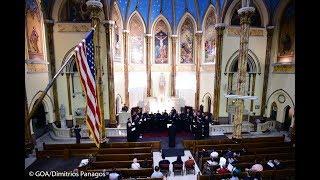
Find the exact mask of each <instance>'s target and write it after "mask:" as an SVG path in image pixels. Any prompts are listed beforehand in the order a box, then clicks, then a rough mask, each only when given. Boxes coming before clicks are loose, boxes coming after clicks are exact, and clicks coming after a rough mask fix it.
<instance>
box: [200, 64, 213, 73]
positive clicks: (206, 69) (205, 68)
mask: <svg viewBox="0 0 320 180" xmlns="http://www.w3.org/2000/svg"><path fill="white" fill-rule="evenodd" d="M200 72H212V73H214V72H215V65H214V64H212V65H202V66H201V67H200Z"/></svg>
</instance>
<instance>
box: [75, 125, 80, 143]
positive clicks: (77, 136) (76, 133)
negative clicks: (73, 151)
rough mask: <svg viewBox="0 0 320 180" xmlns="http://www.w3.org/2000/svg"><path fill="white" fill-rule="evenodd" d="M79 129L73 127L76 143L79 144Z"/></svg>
mask: <svg viewBox="0 0 320 180" xmlns="http://www.w3.org/2000/svg"><path fill="white" fill-rule="evenodd" d="M80 131H81V129H80V128H74V133H75V135H76V140H77V144H80V139H81V135H80Z"/></svg>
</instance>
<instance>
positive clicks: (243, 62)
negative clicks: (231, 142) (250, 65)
mask: <svg viewBox="0 0 320 180" xmlns="http://www.w3.org/2000/svg"><path fill="white" fill-rule="evenodd" d="M254 11H255V9H254V7H244V6H243V7H242V8H240V9H239V10H238V14H239V16H240V26H241V31H240V52H239V62H238V77H237V93H236V94H237V95H240V96H244V95H245V89H246V88H245V83H246V73H247V57H248V43H249V30H250V17H251V16H252V14H253V13H254ZM243 108H244V100H243V99H237V100H236V112H235V117H234V121H233V122H234V128H233V135H232V136H233V138H235V139H241V138H242V134H241V132H242V120H243Z"/></svg>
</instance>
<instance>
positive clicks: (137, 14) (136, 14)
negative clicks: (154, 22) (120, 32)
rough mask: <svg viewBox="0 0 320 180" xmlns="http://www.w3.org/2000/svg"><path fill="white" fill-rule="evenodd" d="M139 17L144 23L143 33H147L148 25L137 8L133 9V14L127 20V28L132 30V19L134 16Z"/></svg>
mask: <svg viewBox="0 0 320 180" xmlns="http://www.w3.org/2000/svg"><path fill="white" fill-rule="evenodd" d="M136 16H137V17H138V18H139V19H140V22H141V23H142V25H143V33H146V32H147V26H146V24H145V23H144V20H143V18H142V16H141V14H140V13H139V11H137V10H135V11H133V13H131V15H130V16H129V18H128V21H127V24H126V29H127V30H129V31H130V23H131V20H132V18H133V17H136Z"/></svg>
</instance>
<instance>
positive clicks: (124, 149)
mask: <svg viewBox="0 0 320 180" xmlns="http://www.w3.org/2000/svg"><path fill="white" fill-rule="evenodd" d="M160 149H161V143H160V141H150V142H115V143H108V144H106V145H105V146H104V147H103V148H101V149H98V148H96V146H95V144H93V143H89V144H45V143H43V150H42V151H39V150H38V149H37V148H36V157H37V158H39V159H41V158H50V157H56V158H64V159H68V158H70V157H87V156H88V155H90V154H127V153H151V152H152V151H159V150H160Z"/></svg>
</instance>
